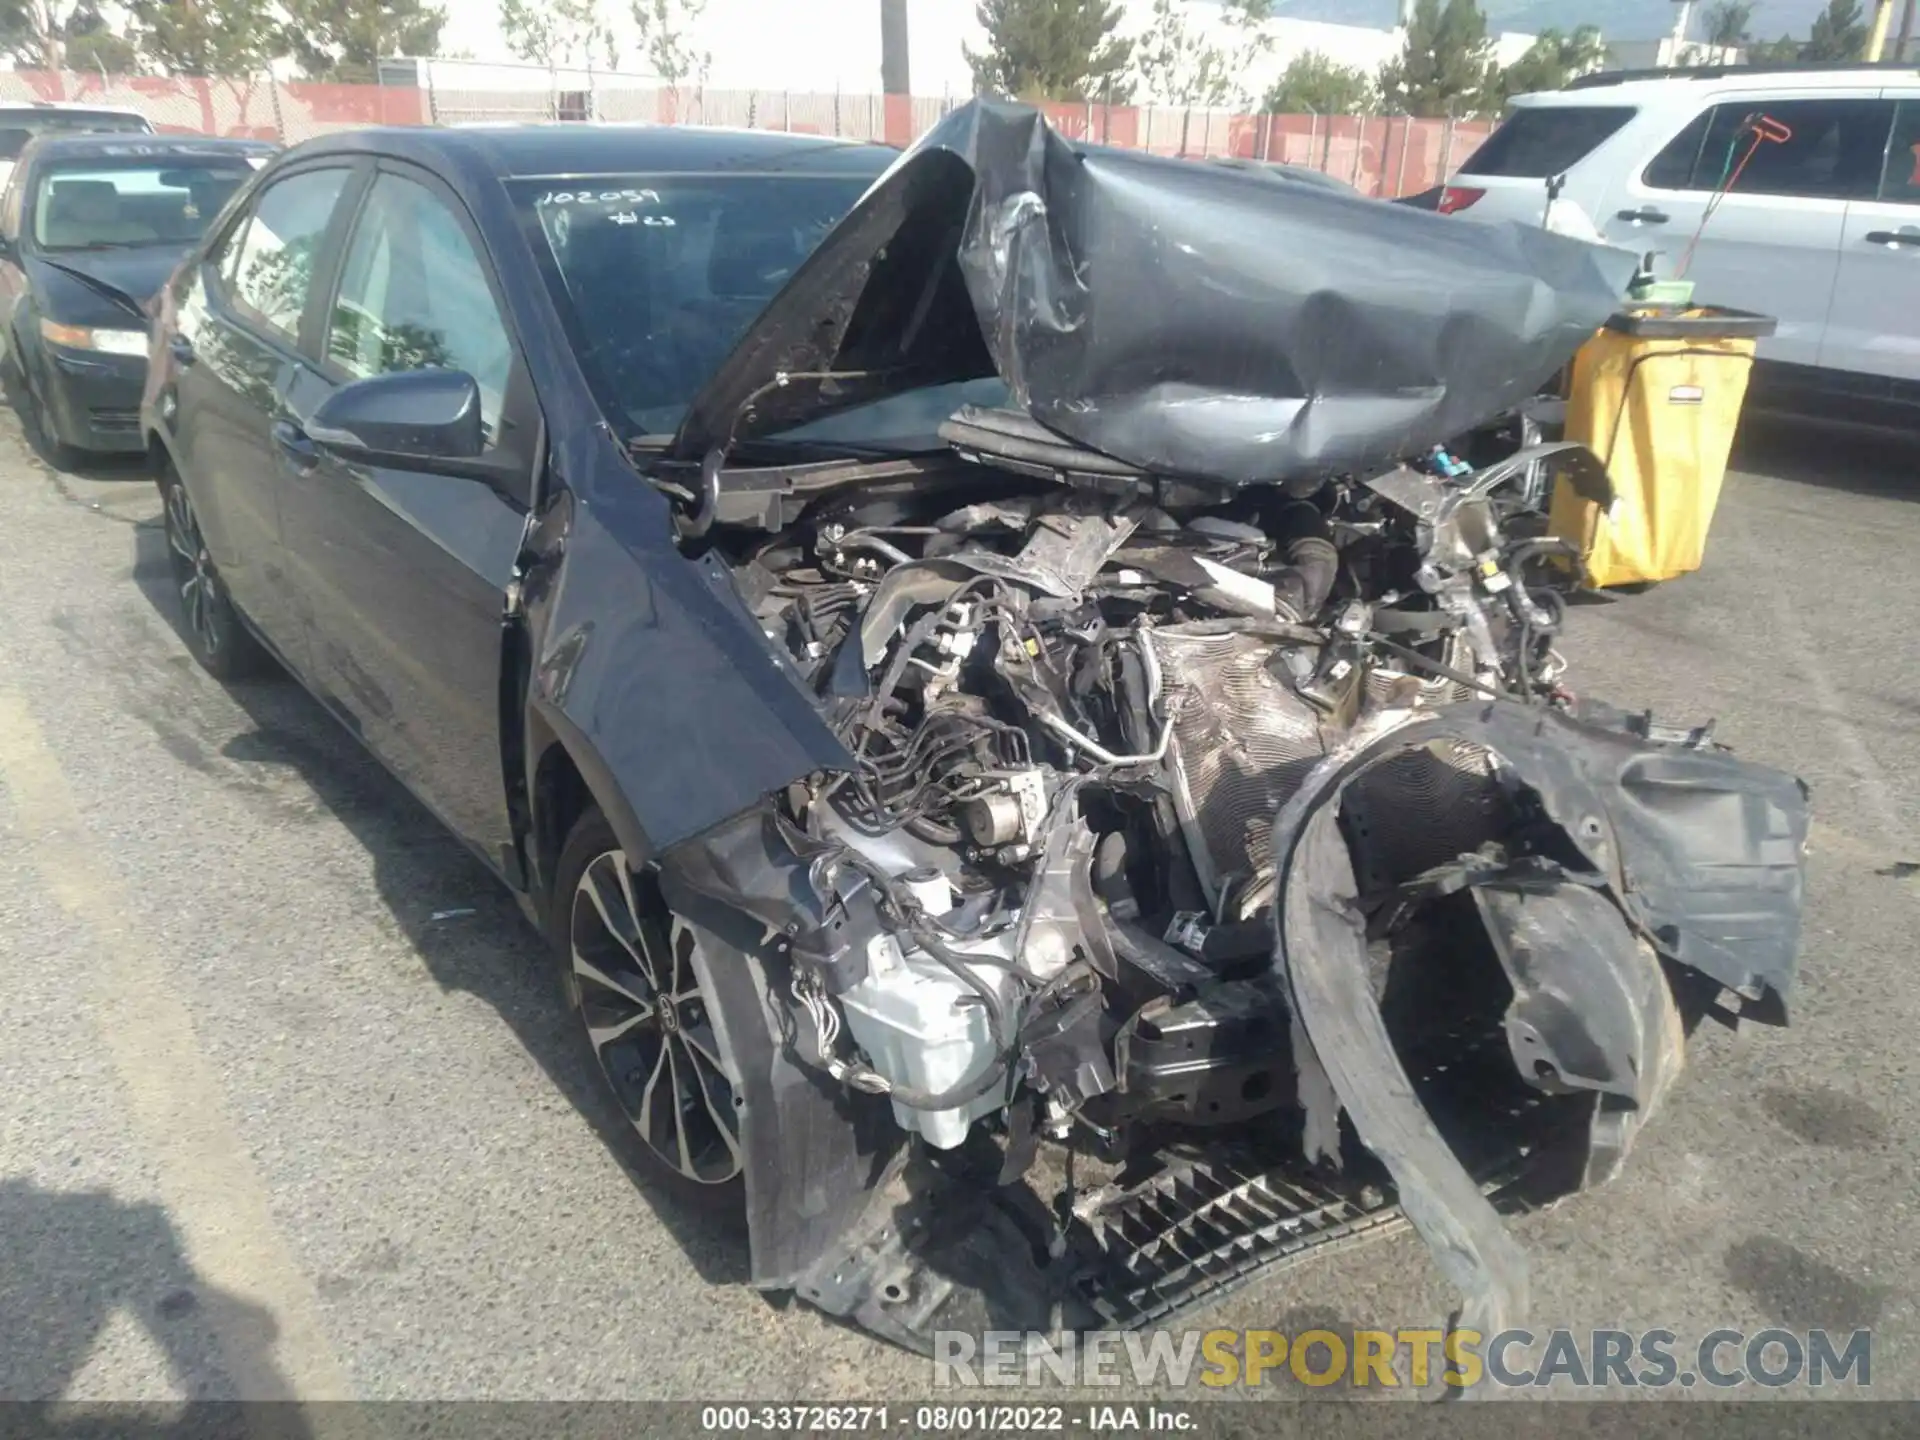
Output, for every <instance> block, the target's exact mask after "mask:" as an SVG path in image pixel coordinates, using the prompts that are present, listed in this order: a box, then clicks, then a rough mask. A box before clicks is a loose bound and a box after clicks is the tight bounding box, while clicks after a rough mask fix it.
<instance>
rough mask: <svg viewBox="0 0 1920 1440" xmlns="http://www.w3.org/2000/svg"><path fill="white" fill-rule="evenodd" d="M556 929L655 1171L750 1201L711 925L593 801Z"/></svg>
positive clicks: (569, 855)
mask: <svg viewBox="0 0 1920 1440" xmlns="http://www.w3.org/2000/svg"><path fill="white" fill-rule="evenodd" d="M556 870H557V873H556V875H555V877H554V878H555V882H556V883H555V888H554V903H553V906H552V920H551V922H550V928H551V932H552V933H551V939H552V941H553V946H554V949H555V951H556V954H557V958H558V960H559V962H560V965H561V982H562V987H563V989H564V991H565V994H566V998H567V1001H568V1004H569V1007H570V1008H571V1009H572V1010H573V1012H574V1013H575V1015H577V1016H578V1017H579V1020H580V1026H581V1033H582V1036H583V1038H584V1039H585V1041H586V1044H587V1049H588V1051H589V1052H590V1053H591V1054H592V1056H593V1059H594V1064H595V1065H596V1066H597V1067H598V1069H599V1071H600V1074H601V1076H602V1077H603V1078H604V1079H605V1080H606V1083H607V1088H608V1089H609V1090H610V1091H611V1092H612V1095H613V1099H614V1101H615V1103H617V1104H618V1105H619V1107H620V1110H621V1113H622V1114H623V1115H624V1116H625V1117H626V1120H627V1124H628V1125H629V1127H631V1129H632V1131H633V1133H634V1135H635V1136H636V1137H637V1138H638V1140H639V1142H640V1143H639V1145H638V1146H637V1147H636V1149H637V1152H638V1155H639V1157H640V1159H641V1160H642V1161H643V1162H644V1163H645V1164H646V1167H647V1169H648V1170H649V1171H651V1172H652V1173H653V1174H655V1175H656V1176H657V1177H659V1178H660V1179H661V1180H663V1181H664V1182H665V1183H666V1184H667V1186H668V1187H670V1188H672V1189H674V1190H677V1191H678V1192H680V1193H681V1194H682V1195H683V1196H690V1197H697V1198H698V1199H699V1200H700V1202H701V1203H702V1204H703V1205H705V1206H711V1205H713V1204H714V1203H715V1199H716V1194H718V1195H719V1196H724V1197H725V1199H724V1200H723V1201H722V1202H721V1203H723V1204H725V1205H727V1206H728V1208H729V1209H732V1208H736V1207H738V1206H739V1205H740V1204H741V1203H742V1198H743V1196H744V1185H743V1181H742V1173H743V1163H742V1158H741V1149H740V1113H739V1102H738V1098H737V1097H738V1090H737V1088H736V1086H735V1083H734V1080H733V1078H732V1066H731V1065H730V1064H729V1062H728V1060H727V1057H726V1055H725V1054H724V1052H723V1049H722V1046H721V1043H720V1041H719V1038H718V1036H717V1034H716V1032H715V1029H714V1024H713V1007H712V1005H711V1003H710V1001H709V998H708V996H707V995H706V993H705V991H704V989H703V987H702V985H701V982H700V977H699V973H698V971H697V970H696V968H695V965H694V957H695V956H696V954H698V952H699V945H700V941H699V937H698V935H697V934H696V932H695V931H694V929H693V927H691V926H690V925H688V924H687V923H686V922H685V921H683V920H681V919H680V918H679V917H678V916H676V915H674V914H673V913H672V912H671V911H670V910H668V909H667V907H666V904H665V902H664V901H663V900H662V899H661V897H660V893H659V888H658V886H657V885H655V884H654V882H653V880H652V877H651V876H649V875H647V874H646V873H644V872H640V873H636V872H635V871H634V870H633V869H632V868H631V867H630V866H629V864H628V863H627V856H626V852H625V851H623V850H622V849H621V847H620V842H619V840H618V839H617V838H616V837H615V835H614V833H613V827H612V826H611V825H609V824H608V823H607V821H606V818H605V817H604V816H602V815H601V814H600V812H599V811H598V810H589V811H588V812H587V813H586V814H585V815H584V816H582V817H581V819H580V821H579V822H578V823H577V824H576V825H575V826H574V827H573V833H572V834H571V835H570V836H569V837H568V839H567V843H566V846H565V848H564V849H563V850H562V851H561V855H560V863H559V865H558V866H557V867H556Z"/></svg>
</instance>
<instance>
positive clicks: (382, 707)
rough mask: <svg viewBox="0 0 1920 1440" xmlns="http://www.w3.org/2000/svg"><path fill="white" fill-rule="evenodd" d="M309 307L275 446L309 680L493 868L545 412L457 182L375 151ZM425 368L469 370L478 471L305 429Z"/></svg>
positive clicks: (505, 843) (500, 833) (503, 819)
mask: <svg viewBox="0 0 1920 1440" xmlns="http://www.w3.org/2000/svg"><path fill="white" fill-rule="evenodd" d="M316 323H317V333H316V339H317V342H318V344H317V348H316V350H315V352H314V353H315V354H316V356H317V357H318V363H317V364H315V365H313V366H309V367H306V368H304V369H303V370H302V372H301V374H300V375H299V377H298V379H297V381H296V383H295V386H294V388H293V389H292V390H291V391H290V392H289V395H288V414H287V415H286V416H285V417H284V418H283V420H282V422H281V424H280V426H279V430H278V435H279V439H278V445H279V448H280V452H281V463H282V465H283V466H284V467H285V468H286V470H287V473H288V474H289V476H290V477H291V478H290V480H289V483H288V485H287V488H286V491H285V493H286V495H287V503H286V511H285V525H286V537H287V549H288V553H289V556H290V559H291V563H292V565H293V569H294V580H295V584H296V586H297V587H298V589H299V591H300V592H301V597H302V602H303V605H304V606H305V608H306V610H307V612H308V615H309V617H310V635H309V647H310V650H311V652H312V655H313V663H314V668H315V674H316V676H317V679H318V683H319V685H320V686H321V687H322V688H323V690H324V692H325V694H326V695H327V697H328V699H329V700H331V701H332V702H333V703H334V704H335V705H336V706H337V707H339V709H340V710H341V711H342V712H343V713H344V714H345V715H346V716H347V718H348V719H349V720H350V722H351V723H352V724H354V725H355V726H356V727H358V729H359V731H360V733H361V735H362V738H364V739H365V741H366V742H367V743H368V744H369V745H370V746H371V747H372V748H373V749H374V750H375V752H376V753H378V754H379V755H380V756H381V758H382V759H384V760H385V761H386V763H387V764H388V766H389V767H390V768H391V769H392V770H393V771H394V772H395V773H396V774H398V775H399V776H400V777H401V779H402V780H404V781H405V782H406V783H407V784H408V785H409V786H410V787H411V788H412V789H413V790H414V792H415V793H416V794H418V795H419V796H420V797H421V798H422V799H424V800H426V801H427V802H428V803H429V804H430V805H431V806H432V807H433V808H434V809H435V810H436V811H438V812H439V814H440V815H441V817H442V818H443V819H444V820H445V821H446V822H447V823H448V824H449V825H450V826H451V827H452V828H453V829H454V830H455V831H456V832H457V833H459V834H460V835H461V837H462V838H463V839H465V840H467V841H468V843H469V844H471V845H472V846H473V847H474V848H475V849H476V850H478V851H480V852H481V853H483V854H485V855H487V856H489V857H491V858H492V859H494V860H495V862H496V863H499V864H502V865H505V864H506V863H508V857H509V856H510V855H511V853H512V850H511V844H512V832H511V830H510V827H509V824H508V816H507V810H506V800H505V784H504V769H503V764H502V752H501V728H500V714H501V696H500V681H501V656H502V651H503V633H502V630H503V619H504V614H505V605H506V600H505V596H506V590H507V586H508V584H509V582H510V580H511V578H512V569H513V565H514V562H515V560H516V559H517V557H518V554H519V549H520V543H521V537H522V534H523V532H524V529H525V525H526V516H527V507H528V503H529V501H530V498H531V486H532V477H533V470H534V464H535V461H536V457H537V454H538V448H539V445H540V424H539V412H538V409H537V407H536V406H535V404H534V401H533V397H532V387H531V384H530V382H529V380H528V378H527V375H526V369H525V364H524V362H523V360H522V359H521V358H520V356H519V354H518V350H517V347H516V345H515V343H514V341H513V338H512V332H511V329H510V327H509V324H508V322H507V320H506V318H505V312H504V309H503V307H502V306H501V304H500V302H499V298H498V285H497V282H496V279H495V276H494V274H493V271H492V266H491V262H490V261H489V259H488V258H487V249H486V247H485V245H484V244H483V243H482V241H481V237H480V235H479V233H478V231H477V230H476V229H475V227H474V225H473V222H472V219H471V217H470V215H469V214H468V212H467V210H466V208H465V207H464V206H463V205H462V204H461V202H460V200H459V199H458V197H457V196H456V195H455V194H454V193H453V191H452V190H450V189H449V188H447V187H446V186H445V185H443V184H442V183H441V182H440V181H439V180H437V179H436V178H434V177H433V176H431V175H429V174H427V173H426V172H424V171H422V170H419V169H417V168H415V167H412V166H408V165H403V164H400V163H398V162H387V161H382V162H381V166H380V169H379V171H378V173H377V174H376V175H375V176H374V178H373V180H372V183H371V185H370V186H369V188H368V190H367V192H366V194H365V196H364V198H363V199H362V201H361V203H360V206H359V210H358V214H357V215H356V217H355V219H354V221H353V226H352V229H351V231H350V233H349V234H348V235H347V237H346V240H345V243H344V249H343V251H342V258H341V261H340V265H339V267H338V271H337V275H336V277H335V280H334V284H333V286H332V289H331V292H330V294H329V296H328V298H327V299H326V300H325V301H324V302H323V307H322V309H321V310H320V312H319V313H318V314H317V321H316ZM428 368H439V369H452V370H463V371H466V372H467V373H468V374H470V375H472V376H473V377H474V379H475V380H476V381H477V382H478V384H479V388H480V393H481V398H482V413H483V418H484V423H485V427H486V431H487V452H486V455H485V456H484V457H483V461H485V462H492V463H491V466H490V468H491V471H492V474H491V476H490V478H486V479H476V478H473V477H472V476H471V475H470V474H462V473H456V472H457V471H458V470H460V469H462V468H464V467H459V466H454V465H449V466H447V467H445V468H444V469H440V470H436V469H434V468H433V467H432V466H431V465H428V466H427V467H426V468H419V469H412V468H409V469H390V468H386V467H383V466H374V465H360V464H353V463H348V462H346V461H344V460H341V459H339V458H337V457H335V456H333V455H331V454H328V453H325V452H322V451H320V450H318V449H316V448H314V446H313V445H312V443H311V442H310V441H309V440H308V439H307V437H306V434H305V426H306V423H307V422H308V421H310V420H311V419H312V417H313V415H314V412H315V411H316V410H317V409H318V408H319V406H320V405H321V403H322V402H323V401H324V400H325V399H326V398H327V396H329V395H330V394H332V393H333V391H334V390H335V389H336V388H337V387H338V386H341V385H344V384H350V383H352V382H353V381H355V380H359V379H366V378H369V377H372V376H375V375H380V374H386V373H392V372H394V371H401V370H417V369H428Z"/></svg>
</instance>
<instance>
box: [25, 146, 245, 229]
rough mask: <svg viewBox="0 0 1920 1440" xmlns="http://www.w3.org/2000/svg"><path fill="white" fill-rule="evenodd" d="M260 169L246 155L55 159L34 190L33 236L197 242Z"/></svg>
mask: <svg viewBox="0 0 1920 1440" xmlns="http://www.w3.org/2000/svg"><path fill="white" fill-rule="evenodd" d="M252 173H253V171H252V168H251V167H250V166H249V165H248V164H247V161H246V158H245V157H244V156H239V155H236V156H234V157H233V159H232V160H225V159H220V160H210V159H205V158H196V159H194V160H191V161H185V162H183V161H182V160H180V159H178V158H176V159H173V160H153V161H148V162H146V163H143V164H137V165H126V164H119V165H110V166H109V165H88V166H80V165H62V166H55V167H52V168H49V169H48V170H47V171H46V172H45V173H44V174H42V175H41V176H40V178H39V184H38V188H37V189H36V190H35V192H34V204H33V238H34V240H35V242H36V243H37V244H38V245H39V247H40V248H41V249H42V250H100V249H109V248H118V247H122V246H132V245H174V246H180V245H191V244H192V243H193V242H194V241H196V240H198V239H199V238H200V234H201V232H202V231H204V230H205V229H206V228H207V224H208V222H210V221H211V220H212V219H213V217H214V216H215V215H218V214H219V213H220V207H221V206H222V205H224V204H226V203H227V197H228V196H229V195H231V194H233V192H234V191H235V190H237V189H239V188H240V186H241V184H242V183H244V182H245V180H246V178H247V176H249V175H250V174H252Z"/></svg>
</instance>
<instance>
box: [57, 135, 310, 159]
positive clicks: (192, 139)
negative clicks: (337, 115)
mask: <svg viewBox="0 0 1920 1440" xmlns="http://www.w3.org/2000/svg"><path fill="white" fill-rule="evenodd" d="M279 148H280V147H279V146H278V145H276V144H274V143H273V142H272V141H271V140H224V139H220V138H217V137H215V136H210V135H136V134H133V133H131V132H129V131H126V130H120V131H99V130H96V131H83V132H81V133H80V134H77V135H75V134H57V135H39V136H36V137H34V139H33V140H32V141H30V142H29V143H28V144H27V146H26V148H25V149H23V150H22V151H21V152H20V158H21V160H23V161H24V160H27V159H34V160H120V159H128V160H131V159H138V158H141V157H143V156H151V155H178V156H183V157H184V156H192V155H271V154H273V153H274V152H275V151H277V150H278V149H279Z"/></svg>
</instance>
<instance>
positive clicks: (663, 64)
mask: <svg viewBox="0 0 1920 1440" xmlns="http://www.w3.org/2000/svg"><path fill="white" fill-rule="evenodd" d="M706 9H707V0H633V23H634V24H635V25H637V26H639V27H640V53H641V54H642V56H644V57H645V59H646V62H647V67H648V68H649V69H650V70H652V71H653V73H654V74H656V75H658V76H659V77H660V78H661V79H662V80H664V81H666V82H667V84H668V85H669V86H671V87H672V88H674V89H676V90H677V89H678V88H679V87H680V86H681V84H683V83H684V82H685V81H688V80H691V81H693V82H694V83H695V84H696V85H704V84H705V83H706V80H707V71H708V69H709V68H710V67H711V66H712V65H713V52H712V51H710V50H704V49H701V48H700V47H699V45H698V44H696V43H695V41H694V40H693V38H692V36H691V35H690V34H689V33H688V32H689V31H690V30H691V29H692V28H693V27H694V26H696V25H698V24H699V23H700V17H701V16H702V15H703V14H705V13H706Z"/></svg>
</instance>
